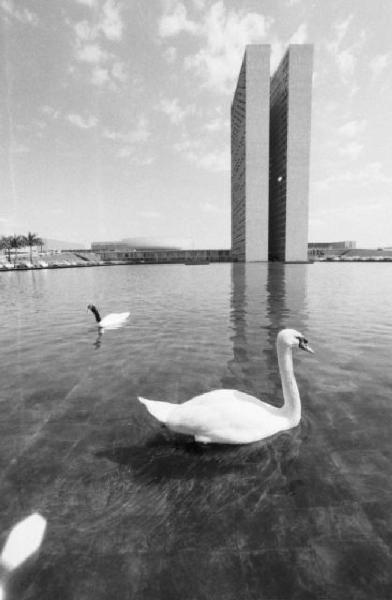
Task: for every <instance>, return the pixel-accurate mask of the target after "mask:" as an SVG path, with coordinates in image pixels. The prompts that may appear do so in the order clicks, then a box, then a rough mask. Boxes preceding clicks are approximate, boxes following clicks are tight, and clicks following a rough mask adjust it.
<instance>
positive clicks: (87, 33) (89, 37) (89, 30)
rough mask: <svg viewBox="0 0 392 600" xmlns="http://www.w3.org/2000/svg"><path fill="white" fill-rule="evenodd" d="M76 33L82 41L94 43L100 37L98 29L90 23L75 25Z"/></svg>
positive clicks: (80, 22)
mask: <svg viewBox="0 0 392 600" xmlns="http://www.w3.org/2000/svg"><path fill="white" fill-rule="evenodd" d="M75 33H76V37H77V38H78V39H79V40H80V41H89V42H92V41H94V40H95V39H96V37H97V35H98V29H97V27H96V26H93V25H91V24H90V23H89V22H88V21H79V23H76V25H75Z"/></svg>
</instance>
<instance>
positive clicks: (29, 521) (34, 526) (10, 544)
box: [0, 513, 46, 600]
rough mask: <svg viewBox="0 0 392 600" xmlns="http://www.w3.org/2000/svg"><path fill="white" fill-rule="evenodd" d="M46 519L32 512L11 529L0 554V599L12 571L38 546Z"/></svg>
mask: <svg viewBox="0 0 392 600" xmlns="http://www.w3.org/2000/svg"><path fill="white" fill-rule="evenodd" d="M45 529H46V519H44V517H42V516H41V515H40V514H38V513H34V514H32V515H30V516H29V517H27V518H26V519H23V521H20V522H19V523H17V524H16V525H15V526H14V527H13V528H12V530H11V532H10V534H9V535H8V538H7V540H6V543H5V545H4V548H3V550H2V552H1V555H0V573H1V576H0V600H3V599H4V598H5V587H6V583H7V580H8V578H9V576H10V575H11V573H12V571H14V570H15V569H16V568H17V567H19V566H20V565H21V564H22V563H23V562H25V561H26V560H27V559H28V558H29V556H31V555H32V554H34V552H36V551H37V550H38V548H39V547H40V545H41V543H42V539H43V537H44V534H45Z"/></svg>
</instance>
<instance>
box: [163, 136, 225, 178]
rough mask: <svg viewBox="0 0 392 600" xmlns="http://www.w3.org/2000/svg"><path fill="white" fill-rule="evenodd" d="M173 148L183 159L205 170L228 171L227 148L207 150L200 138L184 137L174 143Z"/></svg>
mask: <svg viewBox="0 0 392 600" xmlns="http://www.w3.org/2000/svg"><path fill="white" fill-rule="evenodd" d="M173 149H174V150H175V151H176V152H177V153H178V154H180V155H181V156H182V157H183V158H185V160H187V161H188V162H190V163H192V164H194V165H196V166H197V167H199V168H202V169H205V170H207V171H212V172H219V171H224V172H226V171H228V170H229V165H230V155H229V150H228V148H226V149H225V150H216V149H213V150H208V149H207V147H206V144H205V143H204V142H203V141H202V140H201V139H190V138H187V139H184V140H183V141H182V142H178V143H177V144H174V146H173Z"/></svg>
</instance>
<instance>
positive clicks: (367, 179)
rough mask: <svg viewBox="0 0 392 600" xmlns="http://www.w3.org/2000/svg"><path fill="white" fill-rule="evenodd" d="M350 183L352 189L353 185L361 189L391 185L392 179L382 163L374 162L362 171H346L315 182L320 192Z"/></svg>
mask: <svg viewBox="0 0 392 600" xmlns="http://www.w3.org/2000/svg"><path fill="white" fill-rule="evenodd" d="M340 183H343V184H345V183H348V184H350V187H351V186H352V185H358V186H360V187H367V186H370V187H373V186H375V185H380V184H381V185H382V184H391V183H392V177H391V176H388V175H385V174H384V172H383V167H382V164H381V163H380V162H372V163H368V164H367V165H365V167H364V168H363V169H361V171H357V172H353V171H345V172H343V173H337V174H335V175H331V176H330V177H326V178H325V179H323V180H320V181H316V182H315V184H314V185H315V188H316V189H317V190H318V191H326V190H329V189H330V188H331V187H332V186H333V185H334V184H340Z"/></svg>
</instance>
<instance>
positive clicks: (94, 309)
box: [90, 306, 101, 323]
mask: <svg viewBox="0 0 392 600" xmlns="http://www.w3.org/2000/svg"><path fill="white" fill-rule="evenodd" d="M90 310H91V312H92V313H93V314H94V316H95V320H96V321H97V323H99V322H100V321H101V315H100V314H99V312H98V310H97V309H96V308H95V306H93V307H92V308H91V309H90Z"/></svg>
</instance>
